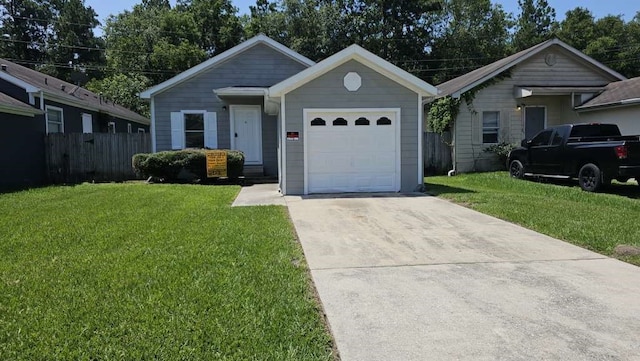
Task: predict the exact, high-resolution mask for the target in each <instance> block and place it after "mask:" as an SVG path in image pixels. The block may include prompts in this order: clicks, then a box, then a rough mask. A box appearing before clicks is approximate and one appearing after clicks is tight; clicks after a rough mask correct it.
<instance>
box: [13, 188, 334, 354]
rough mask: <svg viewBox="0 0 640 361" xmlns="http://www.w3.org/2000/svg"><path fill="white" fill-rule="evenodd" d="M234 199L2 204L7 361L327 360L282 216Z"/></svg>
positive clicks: (125, 194)
mask: <svg viewBox="0 0 640 361" xmlns="http://www.w3.org/2000/svg"><path fill="white" fill-rule="evenodd" d="M238 192H239V187H237V186H215V187H209V186H195V185H170V184H162V185H154V186H150V185H147V184H141V183H137V184H81V185H77V186H74V187H47V188H41V189H34V190H29V191H24V192H16V193H9V194H0V208H1V209H5V210H6V209H11V211H10V212H0V239H2V242H0V259H2V262H0V275H1V278H0V280H1V281H0V310H1V315H2V316H1V322H0V355H2V357H1V358H2V360H14V361H26V360H226V361H236V360H237V361H239V360H243V361H244V360H312V361H315V360H318V361H319V360H324V361H326V360H330V359H331V336H330V335H329V333H328V332H326V329H325V326H324V324H323V320H322V316H321V315H320V312H318V309H319V308H320V306H319V305H318V303H317V301H316V298H315V297H314V294H313V292H312V287H311V285H310V277H309V274H308V272H309V270H308V268H307V266H306V263H305V262H304V255H303V253H302V249H301V247H300V246H299V243H298V242H297V241H296V238H295V234H294V231H293V229H292V226H291V223H290V221H289V218H288V215H287V211H286V209H284V208H283V207H276V206H263V207H233V208H232V207H230V204H231V202H233V200H234V198H235V197H236V195H237V194H238ZM298 261H300V262H298Z"/></svg>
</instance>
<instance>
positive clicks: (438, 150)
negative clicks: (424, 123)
mask: <svg viewBox="0 0 640 361" xmlns="http://www.w3.org/2000/svg"><path fill="white" fill-rule="evenodd" d="M447 143H449V144H450V143H451V134H449V133H444V134H443V135H442V136H441V135H440V134H438V133H428V132H427V133H424V168H425V175H439V174H447V172H448V171H449V170H451V169H452V168H453V162H452V161H451V147H450V146H449V145H448V144H447Z"/></svg>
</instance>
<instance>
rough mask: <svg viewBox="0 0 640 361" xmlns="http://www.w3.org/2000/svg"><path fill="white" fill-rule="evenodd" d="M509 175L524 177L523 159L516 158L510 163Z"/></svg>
mask: <svg viewBox="0 0 640 361" xmlns="http://www.w3.org/2000/svg"><path fill="white" fill-rule="evenodd" d="M509 175H510V176H511V177H513V178H517V179H522V178H524V166H523V165H522V162H521V161H519V160H517V159H514V160H512V161H511V163H509Z"/></svg>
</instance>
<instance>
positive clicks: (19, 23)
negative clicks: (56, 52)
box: [0, 0, 52, 64]
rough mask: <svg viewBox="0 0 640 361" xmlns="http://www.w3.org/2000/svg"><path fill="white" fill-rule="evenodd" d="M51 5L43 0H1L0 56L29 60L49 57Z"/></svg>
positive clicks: (31, 61)
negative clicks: (47, 45)
mask: <svg viewBox="0 0 640 361" xmlns="http://www.w3.org/2000/svg"><path fill="white" fill-rule="evenodd" d="M50 9H51V4H50V3H49V2H48V1H44V0H0V34H1V35H2V39H1V41H0V57H3V58H8V59H11V60H18V61H22V62H23V63H27V64H37V63H39V62H42V61H43V60H44V59H46V55H47V51H46V44H47V42H48V40H49V38H50V36H51V29H50V27H49V25H48V24H49V23H48V20H49V19H51V18H52V12H51V10H50Z"/></svg>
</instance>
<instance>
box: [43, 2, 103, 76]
mask: <svg viewBox="0 0 640 361" xmlns="http://www.w3.org/2000/svg"><path fill="white" fill-rule="evenodd" d="M54 5H55V7H54V9H57V11H56V13H57V14H56V15H57V19H56V20H55V21H54V22H53V34H52V36H51V38H50V40H49V44H50V45H49V46H48V47H47V53H48V56H47V61H46V63H48V64H50V65H52V66H51V67H50V71H48V73H49V74H50V75H53V76H55V77H58V78H61V79H64V80H67V81H69V82H72V83H75V84H84V83H85V82H86V80H88V79H91V78H94V77H96V76H99V75H100V72H99V68H100V67H101V66H102V65H103V64H104V53H103V48H104V42H103V41H102V39H100V38H97V37H96V36H95V35H94V33H93V29H94V28H96V27H97V26H98V25H100V22H99V21H98V14H96V12H95V11H94V10H93V8H91V7H86V6H85V5H84V0H55V2H54ZM67 64H68V66H61V65H67Z"/></svg>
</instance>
